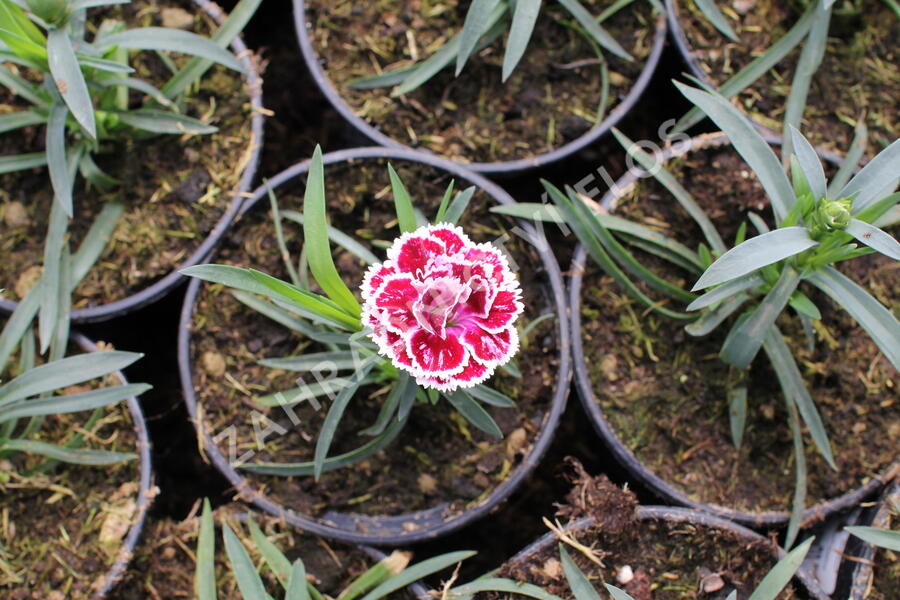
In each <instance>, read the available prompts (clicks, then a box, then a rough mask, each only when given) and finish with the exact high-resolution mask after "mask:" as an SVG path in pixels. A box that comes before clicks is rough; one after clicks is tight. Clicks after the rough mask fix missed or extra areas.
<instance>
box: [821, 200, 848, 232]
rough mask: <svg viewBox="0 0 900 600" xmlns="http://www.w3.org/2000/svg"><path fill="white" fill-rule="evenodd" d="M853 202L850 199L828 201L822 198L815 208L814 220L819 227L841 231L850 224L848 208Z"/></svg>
mask: <svg viewBox="0 0 900 600" xmlns="http://www.w3.org/2000/svg"><path fill="white" fill-rule="evenodd" d="M852 206H853V201H852V200H851V199H850V198H841V199H840V200H828V199H827V198H823V199H822V200H821V201H820V202H819V206H818V207H817V208H816V220H817V221H818V223H819V226H820V227H822V228H824V229H826V230H832V229H843V228H845V227H846V226H847V225H849V224H850V219H851V214H850V208H851V207H852Z"/></svg>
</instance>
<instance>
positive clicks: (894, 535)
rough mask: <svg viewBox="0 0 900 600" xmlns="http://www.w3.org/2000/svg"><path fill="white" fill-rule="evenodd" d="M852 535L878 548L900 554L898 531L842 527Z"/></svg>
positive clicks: (899, 532)
mask: <svg viewBox="0 0 900 600" xmlns="http://www.w3.org/2000/svg"><path fill="white" fill-rule="evenodd" d="M844 529H846V530H847V531H849V532H850V533H851V534H852V535H855V536H856V537H858V538H859V539H861V540H862V541H864V542H867V543H869V544H873V545H875V546H878V547H879V548H887V549H888V550H893V551H894V552H900V531H890V530H888V529H879V528H878V527H865V526H856V527H844Z"/></svg>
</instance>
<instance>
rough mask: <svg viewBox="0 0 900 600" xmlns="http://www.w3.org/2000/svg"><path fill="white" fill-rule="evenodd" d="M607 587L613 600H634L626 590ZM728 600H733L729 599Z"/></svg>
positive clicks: (611, 586) (606, 584)
mask: <svg viewBox="0 0 900 600" xmlns="http://www.w3.org/2000/svg"><path fill="white" fill-rule="evenodd" d="M603 585H604V587H606V591H607V592H609V595H610V596H612V598H613V600H634V598H632V597H631V595H630V594H629V593H628V592H626V591H625V590H622V589H619V588H617V587H616V586H614V585H610V584H608V583H604V584H603ZM727 600H732V599H731V598H728V599H727Z"/></svg>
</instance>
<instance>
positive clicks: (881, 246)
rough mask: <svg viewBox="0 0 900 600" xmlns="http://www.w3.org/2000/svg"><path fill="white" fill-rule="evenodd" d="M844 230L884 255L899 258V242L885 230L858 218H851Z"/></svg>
mask: <svg viewBox="0 0 900 600" xmlns="http://www.w3.org/2000/svg"><path fill="white" fill-rule="evenodd" d="M844 231H846V232H847V233H849V234H850V235H852V236H853V237H855V238H856V239H857V240H858V241H860V242H862V243H863V244H865V245H866V246H868V247H870V248H872V249H874V250H877V251H878V252H881V253H882V254H884V255H885V256H888V257H890V258H893V259H894V260H900V243H898V242H897V240H895V239H894V237H893V236H892V235H891V234H889V233H887V232H886V231H883V230H881V229H879V228H877V227H875V226H874V225H869V224H868V223H866V222H864V221H860V220H859V219H851V220H850V224H849V225H847V227H846V228H845V229H844Z"/></svg>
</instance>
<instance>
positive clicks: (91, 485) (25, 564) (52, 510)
mask: <svg viewBox="0 0 900 600" xmlns="http://www.w3.org/2000/svg"><path fill="white" fill-rule="evenodd" d="M4 379H6V377H5V376H4ZM108 384H109V385H120V382H119V381H117V380H113V379H110V380H109V382H108ZM87 389H90V388H89V387H85V386H72V387H71V388H69V389H67V390H66V391H67V392H68V393H77V392H83V391H86V390H87ZM88 416H89V415H87V414H84V413H73V414H69V415H57V416H52V417H47V418H46V420H45V421H44V425H43V427H42V428H41V429H40V430H39V432H38V433H37V434H35V435H34V436H33V437H32V438H31V439H36V440H40V441H44V442H47V443H52V444H60V445H62V444H66V443H67V442H69V441H70V440H72V438H73V436H74V435H76V434H77V433H78V432H80V433H82V434H83V435H84V437H85V439H86V440H87V442H86V443H85V444H84V445H83V447H85V448H94V449H104V450H111V451H116V452H137V436H136V434H135V431H134V429H133V425H132V420H131V414H130V413H129V412H128V409H127V406H125V405H124V404H120V405H117V406H114V407H110V408H108V409H106V410H105V411H101V412H100V418H99V419H98V420H96V422H95V424H94V425H93V426H92V427H90V428H88V429H85V426H86V425H85V424H86V422H87V419H88ZM23 425H24V423H22V424H20V428H21V427H22V426H23ZM43 462H44V460H43V457H40V456H38V455H32V454H26V453H16V454H12V455H10V456H8V457H6V458H3V459H0V506H2V508H0V513H2V517H0V518H2V528H0V545H2V548H3V553H2V555H0V567H2V568H0V596H2V597H3V598H6V599H8V600H30V599H35V600H38V599H40V600H62V599H63V598H65V599H71V600H76V599H83V598H89V597H92V593H93V592H94V591H96V589H97V588H99V586H102V585H103V584H104V583H105V581H104V575H105V574H106V572H107V570H108V569H109V568H110V567H111V566H112V564H113V562H114V560H115V558H116V555H117V553H118V552H119V550H120V548H121V544H122V539H123V538H124V536H125V535H126V534H127V533H128V530H129V529H130V527H131V523H132V519H133V518H134V516H135V503H136V500H137V493H138V483H137V478H138V467H139V463H138V461H137V460H133V461H128V462H124V463H117V464H115V465H112V466H109V467H88V466H79V465H62V464H61V465H57V466H56V467H55V468H51V469H50V470H48V471H46V472H40V471H34V472H32V471H31V470H32V469H34V468H36V467H38V466H39V465H41V464H42V463H43Z"/></svg>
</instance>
